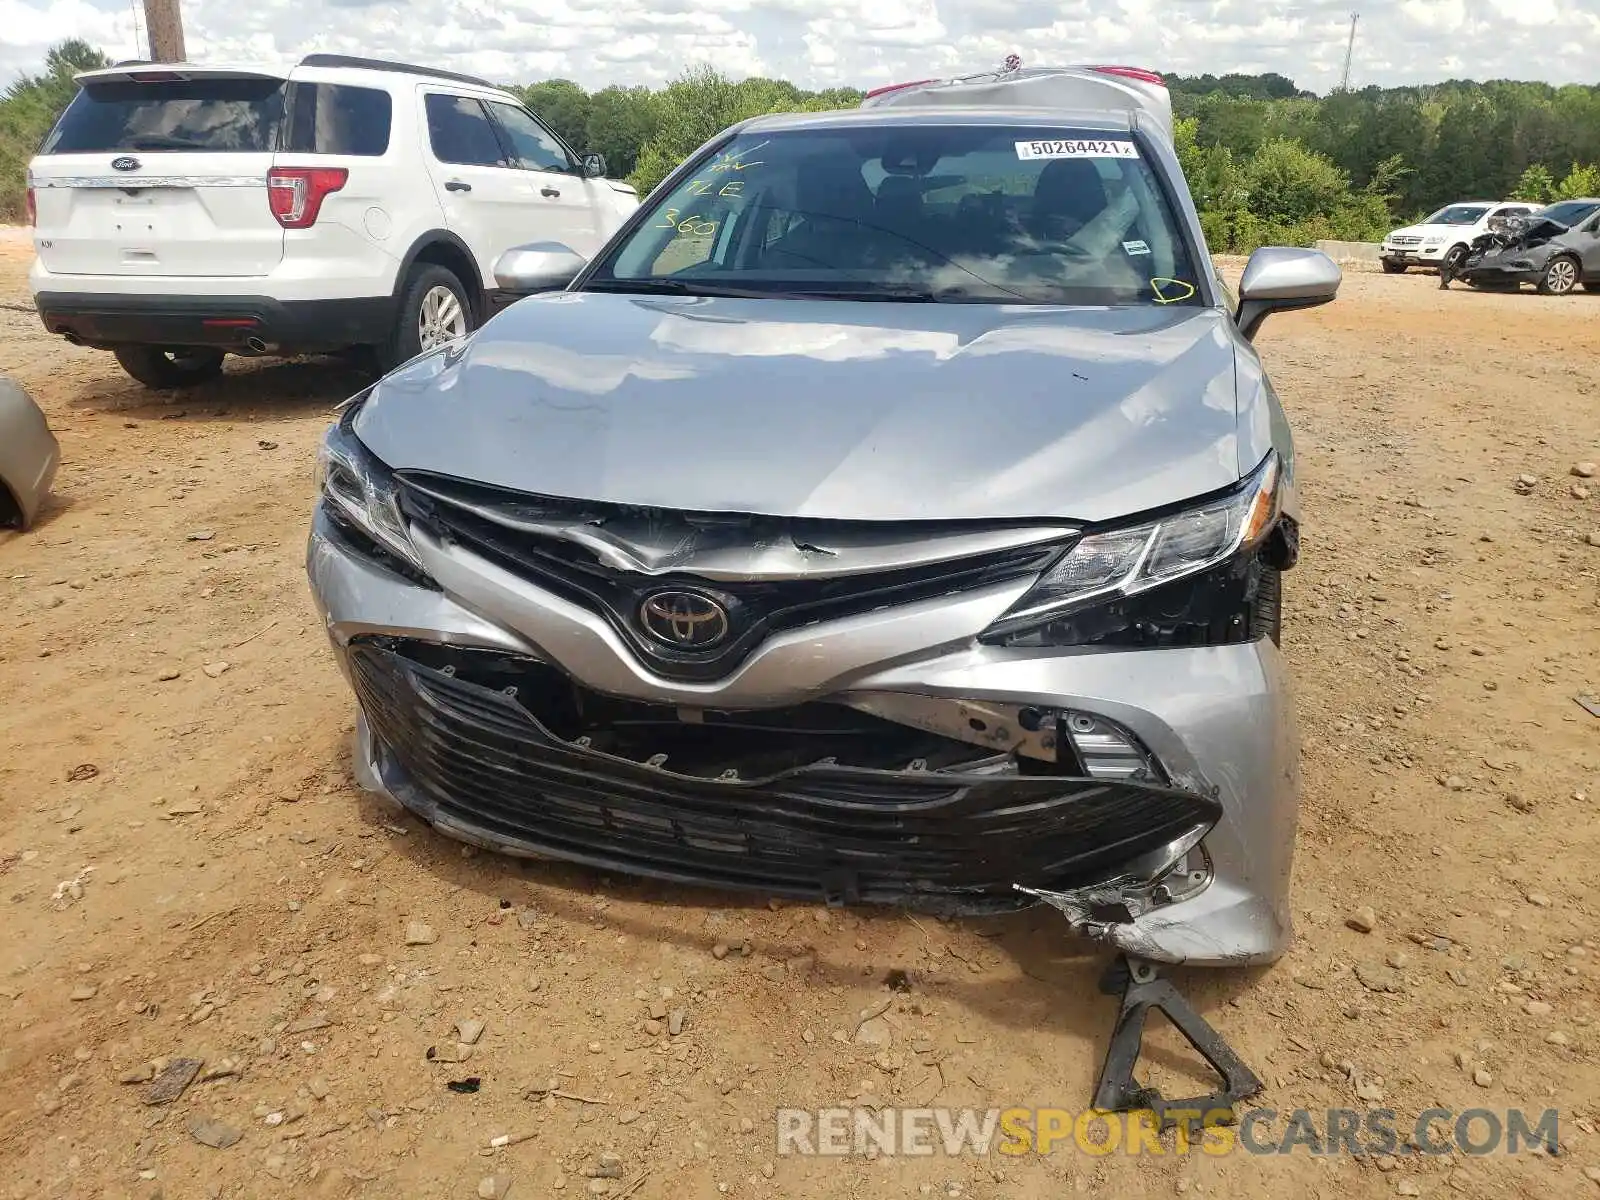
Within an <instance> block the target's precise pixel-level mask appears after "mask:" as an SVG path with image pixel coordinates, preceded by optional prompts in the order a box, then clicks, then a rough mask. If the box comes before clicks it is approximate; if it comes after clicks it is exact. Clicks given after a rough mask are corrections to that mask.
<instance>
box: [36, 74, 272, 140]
mask: <svg viewBox="0 0 1600 1200" xmlns="http://www.w3.org/2000/svg"><path fill="white" fill-rule="evenodd" d="M283 92H284V84H283V81H282V80H277V79H186V80H177V81H163V82H160V83H135V82H131V81H120V80H119V81H114V82H104V83H96V84H93V85H91V86H89V87H86V88H84V89H83V90H81V91H80V92H79V93H78V94H77V96H75V97H74V98H73V101H72V103H71V104H69V105H67V110H66V112H64V113H62V114H61V120H60V121H58V122H57V123H56V127H55V128H54V129H52V130H51V131H50V136H49V137H48V138H46V139H45V143H44V146H43V148H42V149H41V150H40V153H41V154H94V153H106V152H112V151H118V150H147V151H157V152H159V151H162V150H184V151H261V150H272V149H273V148H274V147H275V146H276V145H277V140H278V127H279V125H280V123H281V122H282V120H283V108H284V105H283Z"/></svg>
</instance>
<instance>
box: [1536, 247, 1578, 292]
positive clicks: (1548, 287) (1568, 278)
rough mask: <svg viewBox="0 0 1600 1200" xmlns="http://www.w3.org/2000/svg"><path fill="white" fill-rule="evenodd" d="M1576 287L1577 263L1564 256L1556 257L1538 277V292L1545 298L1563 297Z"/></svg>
mask: <svg viewBox="0 0 1600 1200" xmlns="http://www.w3.org/2000/svg"><path fill="white" fill-rule="evenodd" d="M1577 286H1578V263H1577V260H1576V259H1572V258H1568V257H1567V256H1566V255H1565V254H1560V255H1557V256H1556V257H1555V258H1552V259H1551V260H1550V261H1549V262H1548V263H1546V264H1545V268H1544V274H1542V275H1540V276H1539V290H1540V291H1541V292H1543V293H1544V294H1545V295H1546V296H1565V295H1566V294H1567V293H1568V292H1570V291H1571V290H1572V289H1573V288H1575V287H1577Z"/></svg>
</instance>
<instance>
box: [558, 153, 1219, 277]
mask: <svg viewBox="0 0 1600 1200" xmlns="http://www.w3.org/2000/svg"><path fill="white" fill-rule="evenodd" d="M645 207H646V209H647V211H646V212H644V213H642V214H641V218H640V220H639V223H638V224H637V225H635V226H634V228H633V231H632V232H631V233H630V234H628V235H627V236H625V237H624V238H622V239H621V240H620V241H619V242H618V243H617V244H616V246H615V248H614V249H612V250H611V251H610V252H609V253H607V255H606V256H605V258H604V259H603V260H602V261H601V262H600V263H599V264H598V265H597V267H596V270H595V272H594V273H593V274H592V275H591V276H590V277H589V278H588V279H587V280H586V282H585V284H584V285H583V286H584V287H586V288H603V289H605V290H612V291H627V290H632V291H649V290H671V291H679V292H684V291H686V292H690V293H694V292H703V293H705V294H716V291H717V290H718V289H719V288H720V289H729V288H737V289H738V290H739V291H740V292H757V293H761V294H773V295H783V294H796V293H799V294H805V295H814V296H817V297H819V298H828V299H881V300H908V301H916V300H923V301H928V300H937V301H950V302H977V303H1013V304H1014V303H1033V304H1201V303H1204V299H1203V298H1202V296H1201V294H1200V284H1199V280H1198V278H1197V275H1196V271H1195V267H1194V262H1193V259H1192V256H1191V250H1190V247H1189V244H1188V241H1187V239H1186V237H1185V236H1184V232H1183V230H1182V227H1181V226H1180V225H1179V223H1178V221H1177V220H1176V218H1175V217H1174V215H1173V211H1172V207H1171V205H1170V203H1169V201H1168V199H1167V194H1166V192H1165V190H1164V188H1163V187H1162V182H1161V179H1160V177H1159V175H1158V174H1157V169H1156V167H1155V165H1154V164H1152V163H1151V162H1150V161H1149V159H1148V157H1147V155H1146V152H1145V150H1144V148H1143V147H1142V146H1141V143H1140V141H1139V140H1138V139H1137V138H1135V137H1134V136H1132V135H1131V134H1129V133H1127V132H1123V133H1120V134H1115V133H1106V132H1103V131H1094V130H1082V129H1066V128H1061V127H1034V126H1022V125H1016V126H1013V125H981V126H975V125H970V124H968V125H961V124H952V125H920V124H919V125H914V126H913V125H890V126H884V125H874V126H862V127H856V128H833V129H805V130H786V131H781V132H776V133H773V132H768V133H762V132H747V133H740V134H737V135H735V136H734V137H733V138H732V139H731V140H730V141H728V142H727V143H725V144H724V145H722V146H720V147H719V148H718V149H717V150H716V151H715V152H713V153H712V154H711V155H710V156H709V157H706V158H704V159H702V160H701V161H700V162H698V163H697V164H695V169H694V170H693V171H692V172H690V173H689V174H687V175H685V176H684V177H683V178H682V179H681V181H680V182H679V183H678V184H677V185H676V186H674V187H672V188H670V189H669V188H662V189H658V190H657V192H655V193H654V194H652V195H651V196H650V198H649V199H648V200H647V201H646V205H645Z"/></svg>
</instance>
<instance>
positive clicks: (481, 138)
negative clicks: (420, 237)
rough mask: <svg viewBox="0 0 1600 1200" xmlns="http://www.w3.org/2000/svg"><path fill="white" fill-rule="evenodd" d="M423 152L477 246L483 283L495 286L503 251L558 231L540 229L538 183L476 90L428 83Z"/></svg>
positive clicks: (454, 227)
mask: <svg viewBox="0 0 1600 1200" xmlns="http://www.w3.org/2000/svg"><path fill="white" fill-rule="evenodd" d="M419 90H420V91H421V95H422V108H423V126H424V128H425V129H426V130H427V131H428V134H427V147H426V153H425V154H424V156H423V157H424V158H425V159H426V160H427V163H428V172H429V175H430V176H431V177H432V179H433V186H434V190H435V192H436V193H437V195H438V197H439V203H440V205H441V206H442V207H443V209H444V213H445V221H446V223H447V224H448V226H449V228H450V230H451V232H452V233H455V234H457V235H459V236H460V238H461V240H462V241H464V242H466V244H467V246H468V248H469V249H470V250H471V251H472V256H473V258H474V259H475V260H476V261H477V264H478V271H479V273H480V274H481V275H482V281H481V282H482V284H483V285H484V286H486V287H493V286H494V264H495V259H497V258H498V257H499V256H500V254H501V253H502V252H503V251H504V250H505V249H506V248H507V247H510V246H515V245H517V244H519V243H521V242H529V241H538V240H540V239H541V238H548V237H553V236H554V234H553V231H551V230H549V229H539V228H538V227H537V222H536V220H535V219H534V214H536V213H538V212H540V211H541V210H540V208H539V200H540V197H539V196H538V195H537V189H536V188H535V187H534V186H533V183H532V176H531V174H530V173H529V172H527V171H521V170H516V169H514V168H513V167H512V165H511V158H510V153H509V151H507V149H506V148H505V145H504V143H503V142H502V141H501V137H500V133H499V131H498V130H497V128H496V126H495V124H494V122H493V121H491V120H490V118H489V113H488V110H487V109H486V108H485V107H484V102H483V101H482V100H480V99H479V98H478V97H476V96H470V95H466V94H463V93H460V92H452V91H448V90H445V89H441V88H435V87H430V86H424V87H422V88H421V89H419Z"/></svg>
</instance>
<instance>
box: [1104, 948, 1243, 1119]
mask: <svg viewBox="0 0 1600 1200" xmlns="http://www.w3.org/2000/svg"><path fill="white" fill-rule="evenodd" d="M1100 990H1101V991H1102V992H1104V993H1106V994H1107V995H1108V996H1115V995H1117V994H1119V993H1120V994H1121V996H1122V1002H1121V1008H1120V1010H1119V1011H1118V1013H1117V1026H1116V1029H1115V1030H1113V1031H1112V1034H1111V1044H1110V1046H1108V1047H1107V1049H1106V1058H1105V1063H1104V1064H1103V1065H1102V1066H1101V1068H1100V1081H1099V1083H1097V1084H1096V1085H1095V1090H1094V1106H1095V1108H1097V1109H1099V1110H1100V1111H1101V1112H1132V1111H1134V1110H1136V1109H1148V1110H1150V1111H1151V1112H1152V1113H1153V1114H1154V1116H1155V1118H1156V1122H1157V1125H1156V1127H1157V1129H1159V1130H1163V1131H1164V1130H1166V1129H1167V1128H1168V1127H1169V1126H1172V1125H1177V1124H1179V1123H1180V1122H1181V1123H1183V1124H1185V1125H1187V1126H1188V1127H1189V1128H1190V1129H1191V1130H1196V1129H1198V1128H1199V1127H1201V1126H1203V1125H1206V1124H1216V1123H1217V1120H1218V1115H1219V1113H1218V1110H1226V1111H1227V1114H1228V1123H1231V1118H1232V1115H1233V1108H1234V1106H1235V1105H1236V1104H1238V1103H1239V1101H1241V1100H1244V1099H1247V1098H1248V1097H1250V1096H1254V1095H1255V1094H1256V1093H1257V1092H1259V1091H1260V1090H1261V1088H1262V1083H1261V1080H1260V1079H1259V1078H1257V1076H1256V1073H1255V1072H1254V1071H1252V1070H1251V1069H1250V1068H1249V1067H1247V1066H1245V1065H1244V1061H1243V1060H1242V1059H1241V1058H1240V1057H1239V1056H1238V1055H1237V1054H1235V1053H1234V1052H1233V1050H1232V1049H1231V1048H1230V1047H1229V1046H1228V1043H1227V1042H1225V1041H1223V1040H1222V1035H1221V1034H1219V1033H1218V1032H1217V1031H1216V1030H1215V1029H1213V1028H1212V1027H1211V1025H1210V1024H1209V1023H1208V1022H1207V1021H1206V1019H1205V1018H1204V1017H1202V1016H1201V1015H1200V1014H1199V1013H1197V1012H1195V1010H1194V1009H1193V1008H1191V1007H1190V1006H1189V1002H1188V1001H1187V1000H1185V999H1184V998H1183V997H1182V996H1181V995H1179V994H1178V990H1177V989H1176V988H1175V987H1173V986H1172V984H1171V983H1170V982H1168V981H1167V980H1165V979H1161V978H1158V977H1157V975H1156V968H1155V965H1154V964H1153V963H1149V962H1146V961H1144V960H1143V959H1130V958H1128V957H1127V956H1126V955H1119V956H1118V958H1117V959H1116V961H1115V962H1113V963H1112V964H1111V965H1110V967H1108V968H1107V969H1106V973H1105V975H1104V976H1102V977H1101V980H1100ZM1152 1008H1159V1009H1160V1010H1161V1011H1162V1012H1164V1013H1165V1014H1166V1015H1167V1019H1168V1020H1169V1021H1171V1022H1172V1023H1173V1025H1175V1026H1176V1027H1177V1029H1178V1032H1179V1033H1181V1034H1183V1036H1184V1037H1185V1038H1186V1039H1187V1040H1188V1042H1189V1044H1190V1045H1191V1046H1193V1047H1194V1048H1195V1049H1196V1050H1198V1051H1199V1052H1200V1054H1201V1056H1202V1057H1203V1058H1204V1059H1205V1060H1206V1061H1207V1062H1208V1063H1210V1064H1211V1066H1212V1068H1213V1069H1215V1071H1216V1072H1217V1074H1218V1075H1220V1076H1222V1082H1223V1084H1224V1086H1223V1089H1222V1090H1221V1091H1220V1092H1213V1093H1211V1094H1210V1095H1208V1096H1196V1097H1194V1098H1193V1099H1190V1100H1168V1099H1166V1098H1165V1097H1163V1096H1162V1095H1161V1092H1160V1091H1159V1090H1158V1089H1156V1088H1153V1087H1148V1088H1147V1087H1142V1086H1140V1084H1139V1083H1138V1081H1137V1080H1135V1079H1134V1077H1133V1070H1134V1068H1135V1067H1136V1066H1138V1063H1139V1051H1140V1048H1141V1047H1142V1045H1143V1043H1144V1023H1145V1017H1147V1016H1148V1015H1149V1012H1150V1010H1151V1009H1152Z"/></svg>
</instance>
